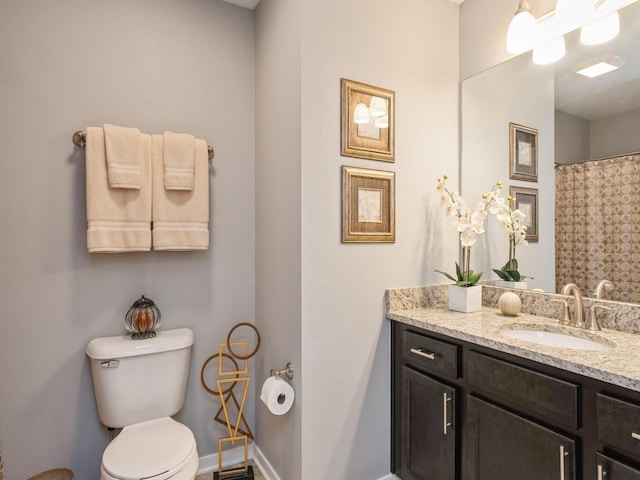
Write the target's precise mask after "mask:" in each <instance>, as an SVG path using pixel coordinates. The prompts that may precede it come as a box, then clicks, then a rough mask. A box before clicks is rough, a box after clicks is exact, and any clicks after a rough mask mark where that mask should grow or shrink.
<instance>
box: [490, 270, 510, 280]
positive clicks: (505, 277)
mask: <svg viewBox="0 0 640 480" xmlns="http://www.w3.org/2000/svg"><path fill="white" fill-rule="evenodd" d="M492 270H493V271H494V272H495V274H496V275H498V277H500V280H505V281H507V282H508V281H509V279H510V277H509V275H508V274H506V273H505V272H504V271H503V270H497V269H495V268H492Z"/></svg>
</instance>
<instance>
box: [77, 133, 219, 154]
mask: <svg viewBox="0 0 640 480" xmlns="http://www.w3.org/2000/svg"><path fill="white" fill-rule="evenodd" d="M73 143H74V144H75V145H77V146H79V147H80V148H84V147H85V146H86V145H87V132H84V131H82V130H78V131H77V132H74V134H73ZM207 151H208V152H209V160H211V159H212V158H213V155H214V154H215V152H214V151H213V147H212V146H211V145H207Z"/></svg>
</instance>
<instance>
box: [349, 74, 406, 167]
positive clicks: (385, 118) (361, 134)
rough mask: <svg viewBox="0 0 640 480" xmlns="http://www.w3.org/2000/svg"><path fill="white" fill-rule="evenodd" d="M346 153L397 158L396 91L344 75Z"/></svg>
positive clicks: (385, 158) (369, 157)
mask: <svg viewBox="0 0 640 480" xmlns="http://www.w3.org/2000/svg"><path fill="white" fill-rule="evenodd" d="M341 87H342V152H341V153H342V155H344V156H347V157H358V158H366V159H369V160H380V161H383V162H394V161H395V159H394V141H395V139H394V137H395V133H394V132H395V113H394V111H395V101H394V99H395V92H393V91H391V90H386V89H384V88H378V87H373V86H371V85H367V84H365V83H360V82H354V81H353V80H347V79H345V78H343V79H341Z"/></svg>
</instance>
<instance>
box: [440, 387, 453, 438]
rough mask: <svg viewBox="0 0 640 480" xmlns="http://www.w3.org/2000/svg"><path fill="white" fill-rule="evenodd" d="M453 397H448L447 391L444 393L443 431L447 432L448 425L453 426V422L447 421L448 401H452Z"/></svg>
mask: <svg viewBox="0 0 640 480" xmlns="http://www.w3.org/2000/svg"><path fill="white" fill-rule="evenodd" d="M450 401H451V399H450V398H449V397H447V392H444V393H443V394H442V433H444V434H445V435H446V434H447V427H450V426H451V423H449V422H447V418H448V417H449V415H448V413H447V402H450Z"/></svg>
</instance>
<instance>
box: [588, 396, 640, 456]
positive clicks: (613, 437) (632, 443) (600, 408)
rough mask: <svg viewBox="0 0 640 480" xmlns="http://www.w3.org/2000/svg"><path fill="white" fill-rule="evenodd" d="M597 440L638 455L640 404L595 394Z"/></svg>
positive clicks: (639, 443)
mask: <svg viewBox="0 0 640 480" xmlns="http://www.w3.org/2000/svg"><path fill="white" fill-rule="evenodd" d="M596 402H597V414H596V415H597V420H598V440H600V441H601V442H604V443H608V444H609V445H611V446H613V447H616V448H619V449H621V450H624V451H625V452H628V453H631V454H633V455H635V456H636V457H640V405H638V404H635V403H629V402H625V401H622V400H618V399H617V398H613V397H609V396H608V395H603V394H600V393H599V394H597V396H596Z"/></svg>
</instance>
